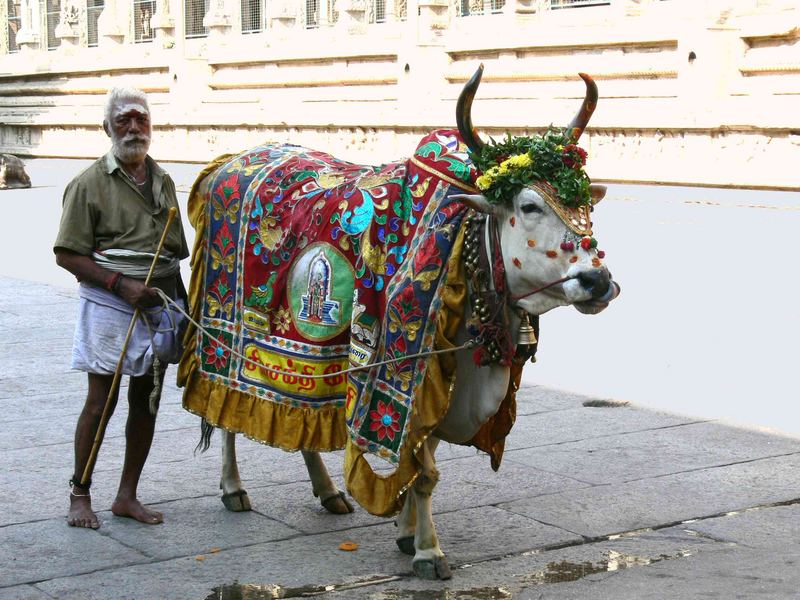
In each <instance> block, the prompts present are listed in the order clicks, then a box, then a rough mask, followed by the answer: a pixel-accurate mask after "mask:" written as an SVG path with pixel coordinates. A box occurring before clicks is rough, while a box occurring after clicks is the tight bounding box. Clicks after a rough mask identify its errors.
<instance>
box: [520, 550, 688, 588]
mask: <svg viewBox="0 0 800 600" xmlns="http://www.w3.org/2000/svg"><path fill="white" fill-rule="evenodd" d="M691 555H692V553H691V552H689V551H688V550H681V551H680V552H678V553H677V554H661V555H659V556H655V557H647V556H635V555H633V554H623V553H621V552H615V551H614V550H611V551H609V552H608V558H606V559H604V560H601V561H599V562H591V561H585V562H581V563H574V562H569V561H566V560H562V561H560V562H551V563H548V565H547V568H546V569H544V570H543V571H536V572H535V573H531V574H529V575H521V576H519V575H518V577H519V580H520V581H521V582H522V583H534V584H545V583H567V582H570V581H577V580H579V579H582V578H584V577H588V576H589V575H596V574H597V573H611V572H614V571H622V570H624V569H630V568H632V567H643V566H646V565H652V564H653V563H657V562H662V561H665V560H674V559H676V558H686V557H687V556H691Z"/></svg>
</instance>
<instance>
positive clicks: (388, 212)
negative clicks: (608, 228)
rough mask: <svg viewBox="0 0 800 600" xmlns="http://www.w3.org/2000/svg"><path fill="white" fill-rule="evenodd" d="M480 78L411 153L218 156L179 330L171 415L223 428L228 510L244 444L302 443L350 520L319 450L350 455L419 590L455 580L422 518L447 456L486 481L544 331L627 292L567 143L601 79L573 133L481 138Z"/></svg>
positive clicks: (238, 496) (330, 498) (596, 193)
mask: <svg viewBox="0 0 800 600" xmlns="http://www.w3.org/2000/svg"><path fill="white" fill-rule="evenodd" d="M481 74H482V67H481V68H479V69H478V71H477V72H476V73H475V75H474V76H473V77H472V79H471V80H470V81H469V82H468V83H467V84H466V86H465V87H464V90H463V91H462V93H461V96H460V98H459V101H458V105H457V111H456V112H457V123H458V131H454V130H439V131H434V132H432V133H431V134H429V135H428V136H426V137H425V138H424V139H423V140H422V142H421V143H420V144H419V146H418V147H417V149H416V152H415V153H414V155H413V156H412V157H411V158H410V159H409V160H406V161H403V162H397V163H391V164H386V165H382V166H377V167H373V166H362V165H356V164H352V163H349V162H345V161H342V160H338V159H336V158H333V157H332V156H330V155H328V154H325V153H322V152H317V151H313V150H309V149H306V148H302V147H299V146H293V145H264V146H259V147H257V148H254V149H252V150H249V151H247V152H244V153H242V154H238V155H234V156H225V157H221V158H219V159H217V160H216V161H215V162H214V163H212V164H211V165H209V166H208V167H207V168H206V169H205V171H204V172H203V173H202V174H201V176H200V177H199V178H198V180H197V182H196V183H195V186H194V188H193V190H192V194H191V198H190V201H189V218H190V220H191V222H192V224H193V225H194V227H195V228H196V230H197V242H196V244H195V249H194V254H193V257H192V281H191V286H190V292H189V294H190V299H191V304H192V307H193V313H194V318H195V320H196V321H198V322H199V324H200V325H201V326H202V329H194V328H193V329H191V330H190V331H189V333H188V335H187V338H186V339H187V340H188V343H187V347H186V349H185V353H184V356H183V359H182V361H181V365H180V371H179V383H180V384H181V385H183V386H185V388H186V389H185V392H184V396H183V405H184V407H185V408H186V409H187V410H189V411H191V412H193V413H196V414H198V415H200V416H202V417H203V419H204V420H205V422H206V423H207V424H209V425H210V426H213V427H219V428H222V429H224V430H225V432H226V433H225V435H224V442H223V470H222V479H221V484H220V485H221V488H222V491H223V501H224V502H225V504H226V506H227V507H228V508H230V509H232V510H247V509H249V501H248V499H247V495H246V492H245V490H244V489H243V488H242V485H241V481H240V479H239V473H238V467H237V464H236V457H235V449H234V439H235V438H234V434H235V433H243V434H244V435H246V436H248V437H250V438H252V439H255V440H258V441H260V442H263V443H265V444H269V445H272V446H276V447H279V448H282V449H285V450H301V451H302V452H303V457H304V458H305V461H306V465H307V467H308V471H309V475H310V479H311V482H312V487H313V492H314V495H315V496H318V497H319V498H320V500H321V502H322V504H323V506H324V507H325V508H327V509H328V510H329V511H330V512H333V513H344V512H349V511H352V506H351V505H350V503H349V501H348V500H347V499H346V497H345V495H344V494H343V493H342V492H340V491H339V490H338V489H337V487H336V486H335V484H334V483H333V482H332V480H331V478H330V477H329V476H328V473H327V471H326V469H325V465H324V464H323V462H322V460H321V458H320V455H319V452H323V451H330V450H335V449H341V448H345V449H346V451H345V469H344V478H345V481H346V485H347V490H348V491H349V493H350V495H351V496H352V497H353V498H354V499H355V500H356V501H357V502H358V503H359V504H360V505H361V506H363V507H364V508H365V509H367V510H368V511H369V512H370V513H372V514H375V515H380V516H390V515H395V514H397V513H399V516H398V517H397V525H398V529H397V531H398V537H397V545H398V547H399V548H400V550H401V551H403V552H405V553H407V554H409V555H412V556H413V568H414V572H415V573H416V574H417V575H419V576H421V577H425V578H442V579H445V578H449V577H450V574H451V573H450V568H449V566H448V564H447V561H446V559H445V557H444V554H443V553H442V551H441V549H440V547H439V542H438V539H437V536H436V531H435V528H434V524H433V520H432V516H431V494H432V492H433V490H434V487H435V486H436V482H437V480H438V478H439V474H438V471H437V470H436V466H435V461H434V453H435V450H436V446H437V444H438V443H439V441H440V440H445V441H447V442H451V443H456V444H466V445H472V446H475V447H477V448H479V449H480V450H482V451H485V452H486V453H487V454H489V456H490V459H491V465H492V467H493V468H494V469H497V468H498V467H499V465H500V460H501V458H502V454H503V446H504V440H505V437H506V435H507V434H508V432H509V431H510V429H511V426H512V425H513V422H514V418H515V392H516V390H517V386H518V384H519V381H520V377H521V373H522V366H523V364H524V363H525V362H526V361H527V359H528V358H530V357H531V356H532V355H533V353H534V352H535V350H536V333H537V330H538V316H539V315H541V314H542V313H545V312H547V311H548V310H550V309H552V308H555V307H557V306H564V305H573V306H575V307H576V308H577V309H578V310H579V311H581V312H583V313H597V312H599V311H600V310H602V309H604V308H605V307H606V306H607V305H608V303H609V302H610V301H611V300H612V299H613V298H614V297H616V295H617V293H618V292H619V287H618V286H617V284H616V283H614V282H613V281H612V279H611V276H610V274H609V271H608V269H607V268H606V266H605V265H604V264H603V253H602V251H600V250H598V249H597V248H596V246H597V243H596V241H595V239H594V238H593V237H592V223H591V218H590V217H591V211H592V207H593V205H594V204H596V203H597V202H598V201H599V200H600V199H601V198H602V196H603V193H604V189H603V188H601V187H600V186H595V185H592V184H591V183H590V180H589V178H588V177H587V175H586V174H585V172H584V170H583V165H584V161H585V158H586V153H585V152H584V151H583V150H582V149H581V148H580V147H578V146H577V145H576V144H577V141H578V138H579V137H580V135H581V133H582V131H583V129H584V128H585V126H586V124H587V123H588V121H589V118H590V116H591V114H592V111H593V110H594V108H595V105H596V101H597V88H596V86H595V84H594V82H593V81H592V80H591V79H590V78H589V77H588V76H586V75H581V77H582V78H583V80H584V81H585V84H586V89H587V91H586V96H585V99H584V101H583V104H582V106H581V108H580V110H579V112H578V114H577V115H576V117H575V119H574V120H573V122H572V123H571V124H570V125H569V126H568V127H567V128H566V129H563V130H562V129H555V128H550V129H549V130H548V131H546V132H545V133H544V134H543V135H534V136H531V137H514V138H512V137H507V138H506V139H505V140H503V141H500V142H495V141H492V142H490V143H484V142H482V141H481V140H480V138H479V137H478V135H477V134H476V132H475V131H474V130H473V127H472V123H471V117H470V110H471V105H472V100H473V98H474V95H475V92H476V90H477V88H478V84H479V82H480V77H481ZM373 456H374V457H379V458H380V459H383V460H384V461H385V464H386V465H387V466H389V467H390V472H389V473H386V472H384V471H385V469H382V470H381V473H376V472H375V471H374V470H373V466H372V464H373V463H374V462H375V461H372V457H373ZM368 457H370V460H367V458H368ZM378 464H384V463H383V462H381V461H378Z"/></svg>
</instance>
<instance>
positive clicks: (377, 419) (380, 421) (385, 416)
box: [369, 400, 400, 441]
mask: <svg viewBox="0 0 800 600" xmlns="http://www.w3.org/2000/svg"><path fill="white" fill-rule="evenodd" d="M369 418H370V419H372V424H371V425H370V427H369V429H370V431H376V432H378V440H382V439H383V438H385V437H388V438H389V439H390V440H392V441H394V436H395V434H396V433H398V432H399V431H400V413H399V412H398V411H396V410H395V409H394V407H393V406H392V403H391V402H389V403H388V404H384V403H383V402H382V401H380V400H379V401H378V410H372V411H370V413H369Z"/></svg>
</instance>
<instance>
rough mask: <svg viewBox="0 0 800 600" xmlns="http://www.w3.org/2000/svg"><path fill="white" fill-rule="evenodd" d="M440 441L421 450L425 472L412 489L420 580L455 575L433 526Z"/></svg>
mask: <svg viewBox="0 0 800 600" xmlns="http://www.w3.org/2000/svg"><path fill="white" fill-rule="evenodd" d="M438 444H439V440H438V439H437V438H434V437H433V436H431V437H429V438H428V439H427V440H425V444H424V445H423V447H422V452H423V461H422V472H421V473H420V474H419V477H417V479H416V481H415V482H414V485H413V486H412V488H411V491H412V493H413V494H414V503H415V504H416V509H417V527H416V530H415V533H414V550H415V553H414V560H413V562H412V566H413V567H414V573H415V574H416V575H417V577H422V578H423V579H450V577H452V573H451V571H450V565H449V564H448V563H447V559H446V558H445V557H444V553H443V552H442V550H441V548H439V538H438V537H437V536H436V527H435V525H434V524H433V514H432V512H431V495H432V494H433V489H434V488H435V487H436V483H437V482H438V481H439V471H437V470H436V461H435V459H434V452H435V451H436V446H437V445H438Z"/></svg>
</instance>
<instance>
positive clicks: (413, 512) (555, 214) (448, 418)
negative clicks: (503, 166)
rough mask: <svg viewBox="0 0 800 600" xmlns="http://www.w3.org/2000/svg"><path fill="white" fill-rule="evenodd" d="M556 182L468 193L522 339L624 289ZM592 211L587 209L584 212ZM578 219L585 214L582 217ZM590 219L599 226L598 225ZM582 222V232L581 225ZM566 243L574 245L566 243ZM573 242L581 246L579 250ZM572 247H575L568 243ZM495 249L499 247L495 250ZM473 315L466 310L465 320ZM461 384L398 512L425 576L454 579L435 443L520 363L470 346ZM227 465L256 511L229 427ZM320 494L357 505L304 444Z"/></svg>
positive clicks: (327, 501)
mask: <svg viewBox="0 0 800 600" xmlns="http://www.w3.org/2000/svg"><path fill="white" fill-rule="evenodd" d="M481 72H482V71H481V69H479V71H478V72H476V74H475V76H474V77H473V78H472V80H471V81H470V82H469V83H468V84H467V86H465V89H464V91H463V92H462V95H461V98H460V99H459V106H458V109H457V119H458V124H459V131H460V132H461V135H462V136H463V138H464V140H465V141H466V142H467V144H468V145H469V146H470V148H471V150H472V151H473V152H479V151H480V149H481V147H482V143H481V142H480V140H479V138H478V137H477V135H476V134H475V132H474V130H473V129H472V125H471V121H470V117H469V112H470V106H471V102H472V98H473V97H474V94H475V91H476V89H477V86H478V83H479V81H480V75H481ZM582 77H583V78H584V80H585V81H586V85H587V94H586V99H585V100H584V103H583V105H582V107H581V110H580V111H579V112H578V115H577V116H576V117H575V119H574V120H573V122H572V123H571V124H570V126H569V128H568V129H567V130H566V131H572V132H573V134H572V138H573V139H574V140H575V141H577V138H578V137H579V136H580V133H581V132H582V131H583V129H584V128H585V126H586V124H587V123H588V120H589V117H590V116H591V113H592V111H593V109H594V106H595V103H596V99H597V95H596V94H597V92H596V87H595V86H594V83H593V82H592V81H591V79H589V78H588V77H586V76H583V75H582ZM546 189H547V188H546V187H543V186H541V185H529V186H527V187H525V188H523V189H522V190H521V191H519V192H518V193H516V195H515V196H514V197H513V199H511V200H510V201H506V202H503V203H496V202H495V203H491V202H489V201H488V199H487V198H486V197H485V196H483V195H464V196H461V200H462V201H463V202H465V203H466V204H468V205H469V206H470V207H471V208H473V209H475V210H476V211H479V212H480V213H483V214H486V215H489V216H488V218H486V219H485V223H486V225H485V227H484V229H482V230H481V232H480V235H481V236H482V237H484V239H483V240H482V242H484V243H486V244H488V245H489V246H491V239H492V237H493V234H492V229H493V228H494V229H495V230H496V236H494V237H496V239H499V244H500V249H499V250H498V251H499V252H501V253H502V263H503V266H504V268H505V274H506V275H505V276H506V284H507V290H508V293H507V295H506V299H507V302H508V305H509V308H510V310H509V311H508V313H509V315H510V320H509V322H508V323H507V326H508V328H509V330H510V332H511V341H512V343H513V345H514V346H516V345H517V342H518V333H517V332H518V330H519V327H520V323H521V320H522V319H523V317H524V316H525V315H536V316H538V315H542V314H544V313H546V312H547V311H549V310H552V309H553V308H556V307H559V306H568V305H572V306H574V307H575V308H576V309H577V310H578V311H580V312H582V313H586V314H595V313H598V312H600V311H601V310H603V309H604V308H606V306H608V304H609V302H610V301H611V300H613V299H614V298H615V297H616V296H617V295H618V293H619V289H620V288H619V286H618V285H617V284H616V283H615V282H614V281H613V280H612V279H611V275H610V273H609V271H608V269H607V267H606V266H605V265H604V264H603V263H602V260H601V258H602V254H601V255H600V256H598V252H597V250H596V249H595V248H594V246H592V245H588V244H587V245H585V246H583V247H582V246H581V241H582V240H583V239H588V238H586V237H585V236H582V235H580V234H579V233H576V228H575V227H574V226H573V227H568V225H567V221H568V219H569V217H570V215H566V217H565V214H564V211H559V210H557V207H554V206H553V202H552V198H549V197H548V194H547V192H546V191H545V190H546ZM604 193H605V189H604V188H602V186H595V185H592V186H591V197H592V202H593V203H594V204H596V203H597V202H599V201H600V200H601V199H602V196H603V194H604ZM585 214H586V215H588V211H587V212H586V213H585ZM574 224H577V221H576V222H575V223H574ZM583 226H585V228H588V230H589V231H590V224H586V223H584V224H583ZM580 228H581V225H578V229H577V231H580ZM565 244H567V246H565ZM569 244H572V248H570V246H569ZM565 248H566V250H565ZM489 253H490V255H491V250H490V251H489ZM467 304H468V305H467V307H466V315H465V317H469V316H471V315H472V314H473V309H474V308H475V307H474V306H472V305H471V303H470V302H468V303H467ZM465 321H466V318H465ZM469 339H470V334H469V333H468V332H467V329H466V328H465V327H463V326H462V327H461V329H460V331H459V332H458V334H457V336H456V340H454V342H455V343H456V344H461V343H464V342H467V341H468V340H469ZM456 359H457V367H456V373H457V376H456V383H455V389H454V392H453V395H452V400H451V403H450V405H449V409H448V410H447V412H446V414H445V416H444V418H443V419H442V420H441V422H440V423H439V424H438V427H437V428H436V429H435V431H434V432H433V434H432V435H430V436H429V437H428V438H427V439H426V440H425V442H424V446H423V454H422V461H421V462H422V468H421V472H420V474H419V476H418V477H417V478H416V479H415V480H414V483H413V485H412V486H411V488H410V490H408V491H407V492H406V493H405V498H404V503H403V508H402V510H401V512H400V514H399V516H398V517H397V521H396V523H397V526H398V536H397V545H398V547H399V548H400V550H401V551H402V552H404V553H406V554H409V555H412V556H413V568H414V572H415V573H416V574H417V575H418V576H420V577H424V578H438V579H446V578H449V577H450V576H451V572H450V568H449V566H448V564H447V561H446V559H445V557H444V553H443V552H442V550H441V548H440V546H439V540H438V538H437V535H436V529H435V526H434V523H433V519H432V512H431V497H432V493H433V490H434V488H435V486H436V482H437V481H438V478H439V474H438V471H437V469H436V463H435V451H436V447H437V445H438V443H439V441H440V440H443V441H446V442H451V443H456V444H459V443H465V442H467V441H469V440H470V439H472V438H473V436H475V434H476V433H477V432H478V430H479V429H480V428H481V426H482V425H483V424H484V423H486V422H487V420H489V419H490V418H491V417H492V416H493V415H495V413H497V411H498V408H499V407H500V404H501V402H502V401H503V399H504V398H505V397H506V394H507V390H508V389H509V382H510V377H511V369H510V368H509V367H508V366H502V365H500V364H496V363H495V364H489V365H486V366H481V367H476V365H475V363H474V362H473V358H472V354H471V352H469V351H463V350H462V351H460V352H458V353H457V355H456ZM222 454H223V466H222V477H221V481H220V487H221V488H222V492H223V500H224V502H225V505H226V507H227V508H229V509H230V510H234V511H241V510H249V509H250V504H249V500H248V499H247V494H246V492H245V490H244V488H243V487H242V483H241V480H240V477H239V470H238V466H237V462H236V452H235V434H234V433H231V432H228V431H225V432H223V443H222ZM302 454H303V458H304V459H305V463H306V466H307V468H308V473H309V476H310V479H311V483H312V489H313V493H314V496H316V497H319V498H320V499H321V501H322V505H323V506H324V507H325V508H326V509H327V510H328V511H330V512H332V513H338V514H342V513H347V512H352V510H353V507H352V505H351V504H350V503H349V501H348V500H347V499H346V498H345V495H344V494H343V493H342V492H341V491H340V490H339V489H338V488H337V487H336V485H335V484H334V482H333V481H332V479H331V478H330V476H329V475H328V472H327V470H326V468H325V465H324V463H323V461H322V459H321V456H320V454H319V453H318V452H311V451H303V453H302Z"/></svg>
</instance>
